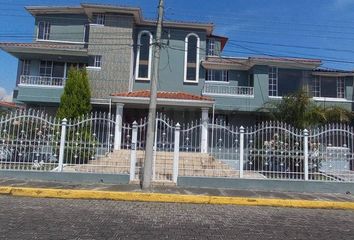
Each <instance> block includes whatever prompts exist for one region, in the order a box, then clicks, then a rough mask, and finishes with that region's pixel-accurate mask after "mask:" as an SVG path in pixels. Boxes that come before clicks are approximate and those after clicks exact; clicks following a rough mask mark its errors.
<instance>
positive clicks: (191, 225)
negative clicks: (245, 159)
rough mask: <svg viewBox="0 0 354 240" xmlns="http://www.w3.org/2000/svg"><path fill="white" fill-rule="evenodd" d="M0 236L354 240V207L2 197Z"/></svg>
mask: <svg viewBox="0 0 354 240" xmlns="http://www.w3.org/2000/svg"><path fill="white" fill-rule="evenodd" d="M0 226H1V227H0V239H9V240H12V239H16V240H18V239H21V240H27V239H36V240H42V239H43V240H47V239H51V240H56V239H63V240H64V239H82V240H89V239H90V240H91V239H95V240H100V239H112V240H113V239H154V240H156V239H213V240H217V239H247V240H256V239H262V240H267V239H281V240H283V239H306V240H311V239H314V240H326V239H328V240H333V239H341V240H347V239H348V240H352V239H353V236H354V228H353V226H354V211H342V210H323V209H322V210H321V209H296V208H275V207H246V206H231V205H204V204H176V203H151V202H150V203H149V202H115V201H104V200H100V201H96V200H70V199H45V198H25V197H18V198H17V197H15V198H14V197H8V196H0Z"/></svg>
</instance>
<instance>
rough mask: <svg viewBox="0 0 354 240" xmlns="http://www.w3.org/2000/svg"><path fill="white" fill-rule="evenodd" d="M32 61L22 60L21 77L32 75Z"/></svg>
mask: <svg viewBox="0 0 354 240" xmlns="http://www.w3.org/2000/svg"><path fill="white" fill-rule="evenodd" d="M30 66H31V60H28V59H23V60H22V70H21V75H26V76H28V75H30V74H31V71H30V70H31V68H30Z"/></svg>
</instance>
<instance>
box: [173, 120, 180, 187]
mask: <svg viewBox="0 0 354 240" xmlns="http://www.w3.org/2000/svg"><path fill="white" fill-rule="evenodd" d="M180 130H181V125H180V124H179V123H177V124H176V128H175V145H174V152H173V174H172V178H173V182H174V183H176V184H177V179H178V164H179V136H180Z"/></svg>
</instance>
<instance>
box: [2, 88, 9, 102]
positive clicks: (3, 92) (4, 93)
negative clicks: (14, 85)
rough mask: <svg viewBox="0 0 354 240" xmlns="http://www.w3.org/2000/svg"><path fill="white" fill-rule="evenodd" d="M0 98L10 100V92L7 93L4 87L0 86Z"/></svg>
mask: <svg viewBox="0 0 354 240" xmlns="http://www.w3.org/2000/svg"><path fill="white" fill-rule="evenodd" d="M0 100H1V101H8V102H12V93H8V92H7V91H6V89H5V88H3V87H0Z"/></svg>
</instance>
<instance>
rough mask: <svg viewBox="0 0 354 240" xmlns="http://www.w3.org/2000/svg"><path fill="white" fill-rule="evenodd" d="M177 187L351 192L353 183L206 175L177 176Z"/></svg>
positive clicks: (353, 188)
mask: <svg viewBox="0 0 354 240" xmlns="http://www.w3.org/2000/svg"><path fill="white" fill-rule="evenodd" d="M177 186H178V187H196V188H224V189H235V190H256V191H281V192H308V193H342V194H346V193H348V192H349V193H351V194H354V183H351V182H319V181H309V182H305V181H288V180H256V179H230V178H206V177H178V180H177Z"/></svg>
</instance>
